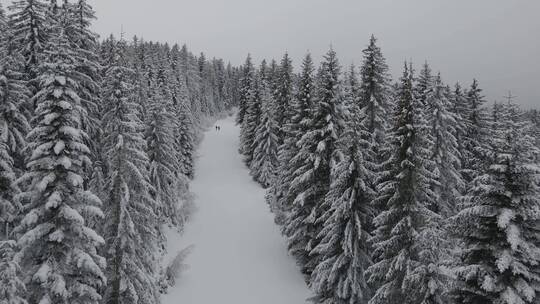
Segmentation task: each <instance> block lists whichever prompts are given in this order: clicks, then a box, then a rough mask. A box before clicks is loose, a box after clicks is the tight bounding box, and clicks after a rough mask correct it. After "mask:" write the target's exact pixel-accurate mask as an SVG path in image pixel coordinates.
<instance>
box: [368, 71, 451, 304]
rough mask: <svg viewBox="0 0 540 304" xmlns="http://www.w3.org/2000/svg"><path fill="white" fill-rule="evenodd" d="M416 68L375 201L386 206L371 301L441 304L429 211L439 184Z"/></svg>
mask: <svg viewBox="0 0 540 304" xmlns="http://www.w3.org/2000/svg"><path fill="white" fill-rule="evenodd" d="M413 82H414V79H413V72H412V67H411V68H408V67H407V65H405V70H404V73H403V76H402V78H401V85H400V89H399V97H398V98H399V99H398V104H397V109H396V113H395V116H396V118H395V121H396V124H395V126H394V128H393V129H392V132H391V134H390V140H391V141H390V144H391V145H392V147H393V148H394V150H395V151H394V153H393V155H392V157H391V158H390V159H389V160H388V162H387V163H386V164H385V168H386V171H385V172H383V174H382V178H383V182H381V183H380V184H379V185H378V189H377V190H378V197H377V199H376V200H375V202H376V203H378V205H379V206H382V211H381V213H379V214H378V215H377V216H376V217H375V219H374V225H375V227H376V230H375V231H374V235H373V237H372V238H371V242H372V244H373V254H372V256H373V260H374V264H373V265H372V266H370V267H369V268H368V269H367V272H366V275H367V277H368V280H369V282H370V284H373V285H375V286H377V290H376V291H375V295H374V296H373V298H372V299H371V300H370V301H369V303H370V304H378V303H441V300H440V299H438V297H439V296H440V293H441V292H440V290H439V288H440V286H439V284H438V283H437V273H433V270H434V269H432V268H433V266H432V265H433V264H434V262H436V261H433V260H431V259H432V258H433V257H436V256H437V254H436V250H438V248H437V247H436V245H435V244H432V243H429V242H428V241H429V240H430V236H431V235H430V233H429V232H430V231H429V230H426V228H427V227H429V226H428V225H429V224H430V220H431V218H432V217H434V215H433V214H432V213H431V212H430V211H429V209H428V206H430V205H431V204H432V203H433V201H434V199H435V195H434V193H433V192H432V191H431V189H430V188H431V185H432V184H433V183H435V181H434V176H433V175H432V173H431V172H430V170H431V169H432V167H433V166H432V164H431V161H430V160H429V157H430V155H429V147H430V143H429V137H428V135H429V134H428V132H429V131H428V124H427V121H426V118H425V116H424V115H425V114H424V108H423V106H424V105H423V104H422V103H421V102H420V101H419V100H417V99H416V98H415V94H414V91H413V90H414V89H413Z"/></svg>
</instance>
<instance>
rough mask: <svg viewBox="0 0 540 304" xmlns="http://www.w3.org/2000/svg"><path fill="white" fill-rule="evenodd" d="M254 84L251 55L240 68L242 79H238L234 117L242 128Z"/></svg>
mask: <svg viewBox="0 0 540 304" xmlns="http://www.w3.org/2000/svg"><path fill="white" fill-rule="evenodd" d="M254 84H255V69H254V68H253V63H252V62H251V55H248V56H247V58H246V62H245V63H244V66H243V67H242V78H241V79H240V96H239V101H238V103H239V104H238V116H237V117H236V123H237V124H239V125H240V126H242V124H243V123H244V116H245V115H246V111H247V108H248V104H249V100H250V99H251V98H252V96H253V89H254Z"/></svg>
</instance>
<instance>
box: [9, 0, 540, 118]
mask: <svg viewBox="0 0 540 304" xmlns="http://www.w3.org/2000/svg"><path fill="white" fill-rule="evenodd" d="M0 2H2V3H3V4H4V5H5V4H6V3H7V2H8V1H7V0H0ZM90 2H91V3H92V5H93V6H94V9H95V10H96V12H97V16H98V20H97V21H96V22H95V23H94V28H95V30H96V31H97V32H98V33H100V34H101V35H102V37H104V36H107V35H109V34H111V33H113V34H115V35H116V36H119V35H120V33H121V30H122V29H123V31H124V33H125V35H126V37H127V38H129V39H131V37H132V36H133V35H137V36H139V37H142V38H144V39H145V40H156V41H162V42H169V43H176V42H177V43H179V44H184V43H185V44H187V45H188V47H189V48H190V49H191V51H192V52H194V53H195V54H198V53H200V52H204V53H205V54H206V55H207V57H214V56H215V57H220V58H223V59H224V60H226V61H230V62H231V63H232V64H233V65H239V64H242V63H243V62H244V60H245V58H246V55H247V54H248V53H251V54H252V56H253V58H254V60H255V62H256V63H258V62H260V60H262V59H263V58H266V59H272V58H275V59H276V60H279V59H280V58H281V57H282V55H283V53H284V52H285V51H287V52H288V53H289V54H290V56H291V57H292V59H293V60H294V64H295V67H297V68H298V66H299V64H300V62H301V58H302V57H303V56H304V55H305V53H306V52H307V51H308V50H309V51H310V52H311V53H312V54H313V56H314V58H315V59H317V60H320V58H321V57H322V55H323V54H324V53H326V51H327V50H328V48H329V47H330V45H332V47H333V48H334V49H335V50H336V52H337V53H338V56H339V58H340V60H341V65H342V66H343V68H344V69H345V68H348V66H349V65H350V64H352V63H354V64H356V65H358V64H360V62H361V58H362V53H361V51H362V50H363V49H364V48H365V46H366V45H367V43H368V40H369V37H370V35H371V34H374V35H375V36H376V37H377V38H378V39H379V45H380V46H381V48H382V51H383V53H384V55H385V57H386V59H387V62H388V64H389V66H390V69H391V72H392V75H393V77H394V79H397V78H398V77H399V76H400V74H401V71H402V66H403V61H404V60H412V61H413V62H414V64H415V66H416V69H417V70H419V68H420V65H421V64H422V63H423V62H424V61H425V60H427V61H428V62H429V64H430V66H431V68H432V69H433V71H434V72H438V71H440V72H441V74H442V77H443V80H444V81H445V82H446V83H449V84H453V83H455V82H456V81H460V82H461V83H462V85H463V86H469V84H470V83H471V82H472V79H473V78H477V79H478V80H479V83H480V87H481V88H482V89H483V90H484V95H486V97H487V99H488V100H489V101H490V102H493V101H503V100H505V99H504V97H503V96H506V95H508V91H509V90H511V91H512V94H513V95H515V96H517V97H516V98H515V99H514V101H516V102H518V103H519V104H522V105H523V106H524V107H525V108H530V107H539V106H540V58H539V56H540V17H539V14H540V1H538V0H473V1H471V0H452V1H449V0H407V1H395V0H370V1H368V0H272V1H263V0H197V1H193V0H192V1H187V0H153V1H147V0H113V1H111V0H91V1H90Z"/></svg>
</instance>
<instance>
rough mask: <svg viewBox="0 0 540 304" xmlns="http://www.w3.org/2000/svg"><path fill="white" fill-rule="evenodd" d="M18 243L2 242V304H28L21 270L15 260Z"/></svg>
mask: <svg viewBox="0 0 540 304" xmlns="http://www.w3.org/2000/svg"><path fill="white" fill-rule="evenodd" d="M16 247H17V243H16V242H15V241H0V303H2V304H27V303H28V302H26V300H25V299H24V296H25V292H26V287H25V285H24V282H23V281H22V280H21V268H20V266H19V264H18V262H17V261H16V260H14V259H13V255H14V254H15V251H16Z"/></svg>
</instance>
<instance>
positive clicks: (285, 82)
mask: <svg viewBox="0 0 540 304" xmlns="http://www.w3.org/2000/svg"><path fill="white" fill-rule="evenodd" d="M362 55H363V60H362V64H361V66H360V67H355V66H351V67H350V68H342V67H341V66H340V64H339V61H338V57H337V55H336V53H335V52H334V51H333V50H332V49H330V50H329V51H328V53H327V54H326V56H325V57H324V59H323V62H322V63H321V64H320V65H319V67H318V68H316V67H315V63H314V62H313V60H312V59H311V56H310V55H309V54H308V55H306V57H305V59H304V60H303V62H302V63H301V71H300V74H294V73H293V69H292V62H291V60H290V59H289V57H288V55H287V54H285V56H284V57H283V58H282V59H281V61H280V62H279V63H276V62H275V61H272V62H271V63H270V64H267V62H262V63H261V65H260V67H258V68H256V67H254V64H253V63H252V61H251V58H249V57H248V58H247V60H246V63H245V65H244V66H243V67H242V77H241V79H240V87H239V91H240V96H239V112H238V116H237V123H238V124H240V125H241V135H240V136H241V137H240V140H241V142H240V151H241V153H242V154H243V156H244V161H245V164H246V165H247V166H248V167H249V169H250V171H251V175H252V176H253V178H254V179H255V180H256V181H258V182H259V183H260V184H261V185H262V186H264V187H266V188H267V189H268V190H267V201H268V204H269V205H270V208H271V210H272V211H273V213H274V215H275V222H276V223H277V224H278V225H280V227H281V231H282V233H283V235H284V236H285V237H286V240H287V244H288V249H289V252H290V254H291V255H292V256H294V258H295V259H296V261H297V264H298V265H299V267H300V269H301V271H302V273H303V275H304V276H305V281H306V282H307V284H308V285H309V286H310V288H311V289H312V290H313V292H314V294H315V296H314V298H313V299H312V300H313V301H314V303H324V304H330V303H332V304H337V303H349V304H352V303H355V304H357V303H369V304H387V303H389V304H394V303H395V304H402V303H410V304H421V303H422V304H423V303H437V304H442V303H460V304H461V303H471V304H473V303H474V304H479V303H490V304H491V303H493V304H494V303H498V304H503V303H505V304H517V303H540V264H539V262H540V255H539V254H540V251H539V247H538V246H540V234H539V233H540V231H539V230H540V213H539V211H540V192H539V188H538V186H539V185H538V175H539V173H540V168H539V166H538V163H539V158H538V156H539V155H538V152H539V151H538V148H539V145H538V144H539V142H540V132H539V131H540V124H539V123H538V121H539V119H538V118H539V113H538V111H529V112H524V111H522V110H520V108H519V107H518V106H517V105H516V104H513V103H512V102H511V101H509V102H508V103H495V104H493V105H491V104H490V103H488V102H487V101H486V100H485V99H484V97H483V96H482V89H481V88H480V85H479V82H478V81H476V80H473V81H472V84H470V85H469V86H465V85H461V84H455V85H448V84H446V83H445V82H444V81H443V77H442V76H441V74H440V73H437V72H433V71H432V70H431V68H430V66H429V65H428V63H425V64H423V65H422V66H420V67H419V68H418V71H416V69H417V68H416V67H415V66H414V65H413V64H412V63H411V62H406V63H405V64H404V67H403V74H402V77H401V78H400V79H398V80H397V81H396V82H392V80H391V79H390V76H389V71H388V67H387V65H386V63H385V58H384V56H383V53H382V51H381V49H380V48H379V47H378V45H377V40H376V38H375V37H371V39H370V40H369V43H368V44H367V47H366V49H364V50H363V51H362Z"/></svg>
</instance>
